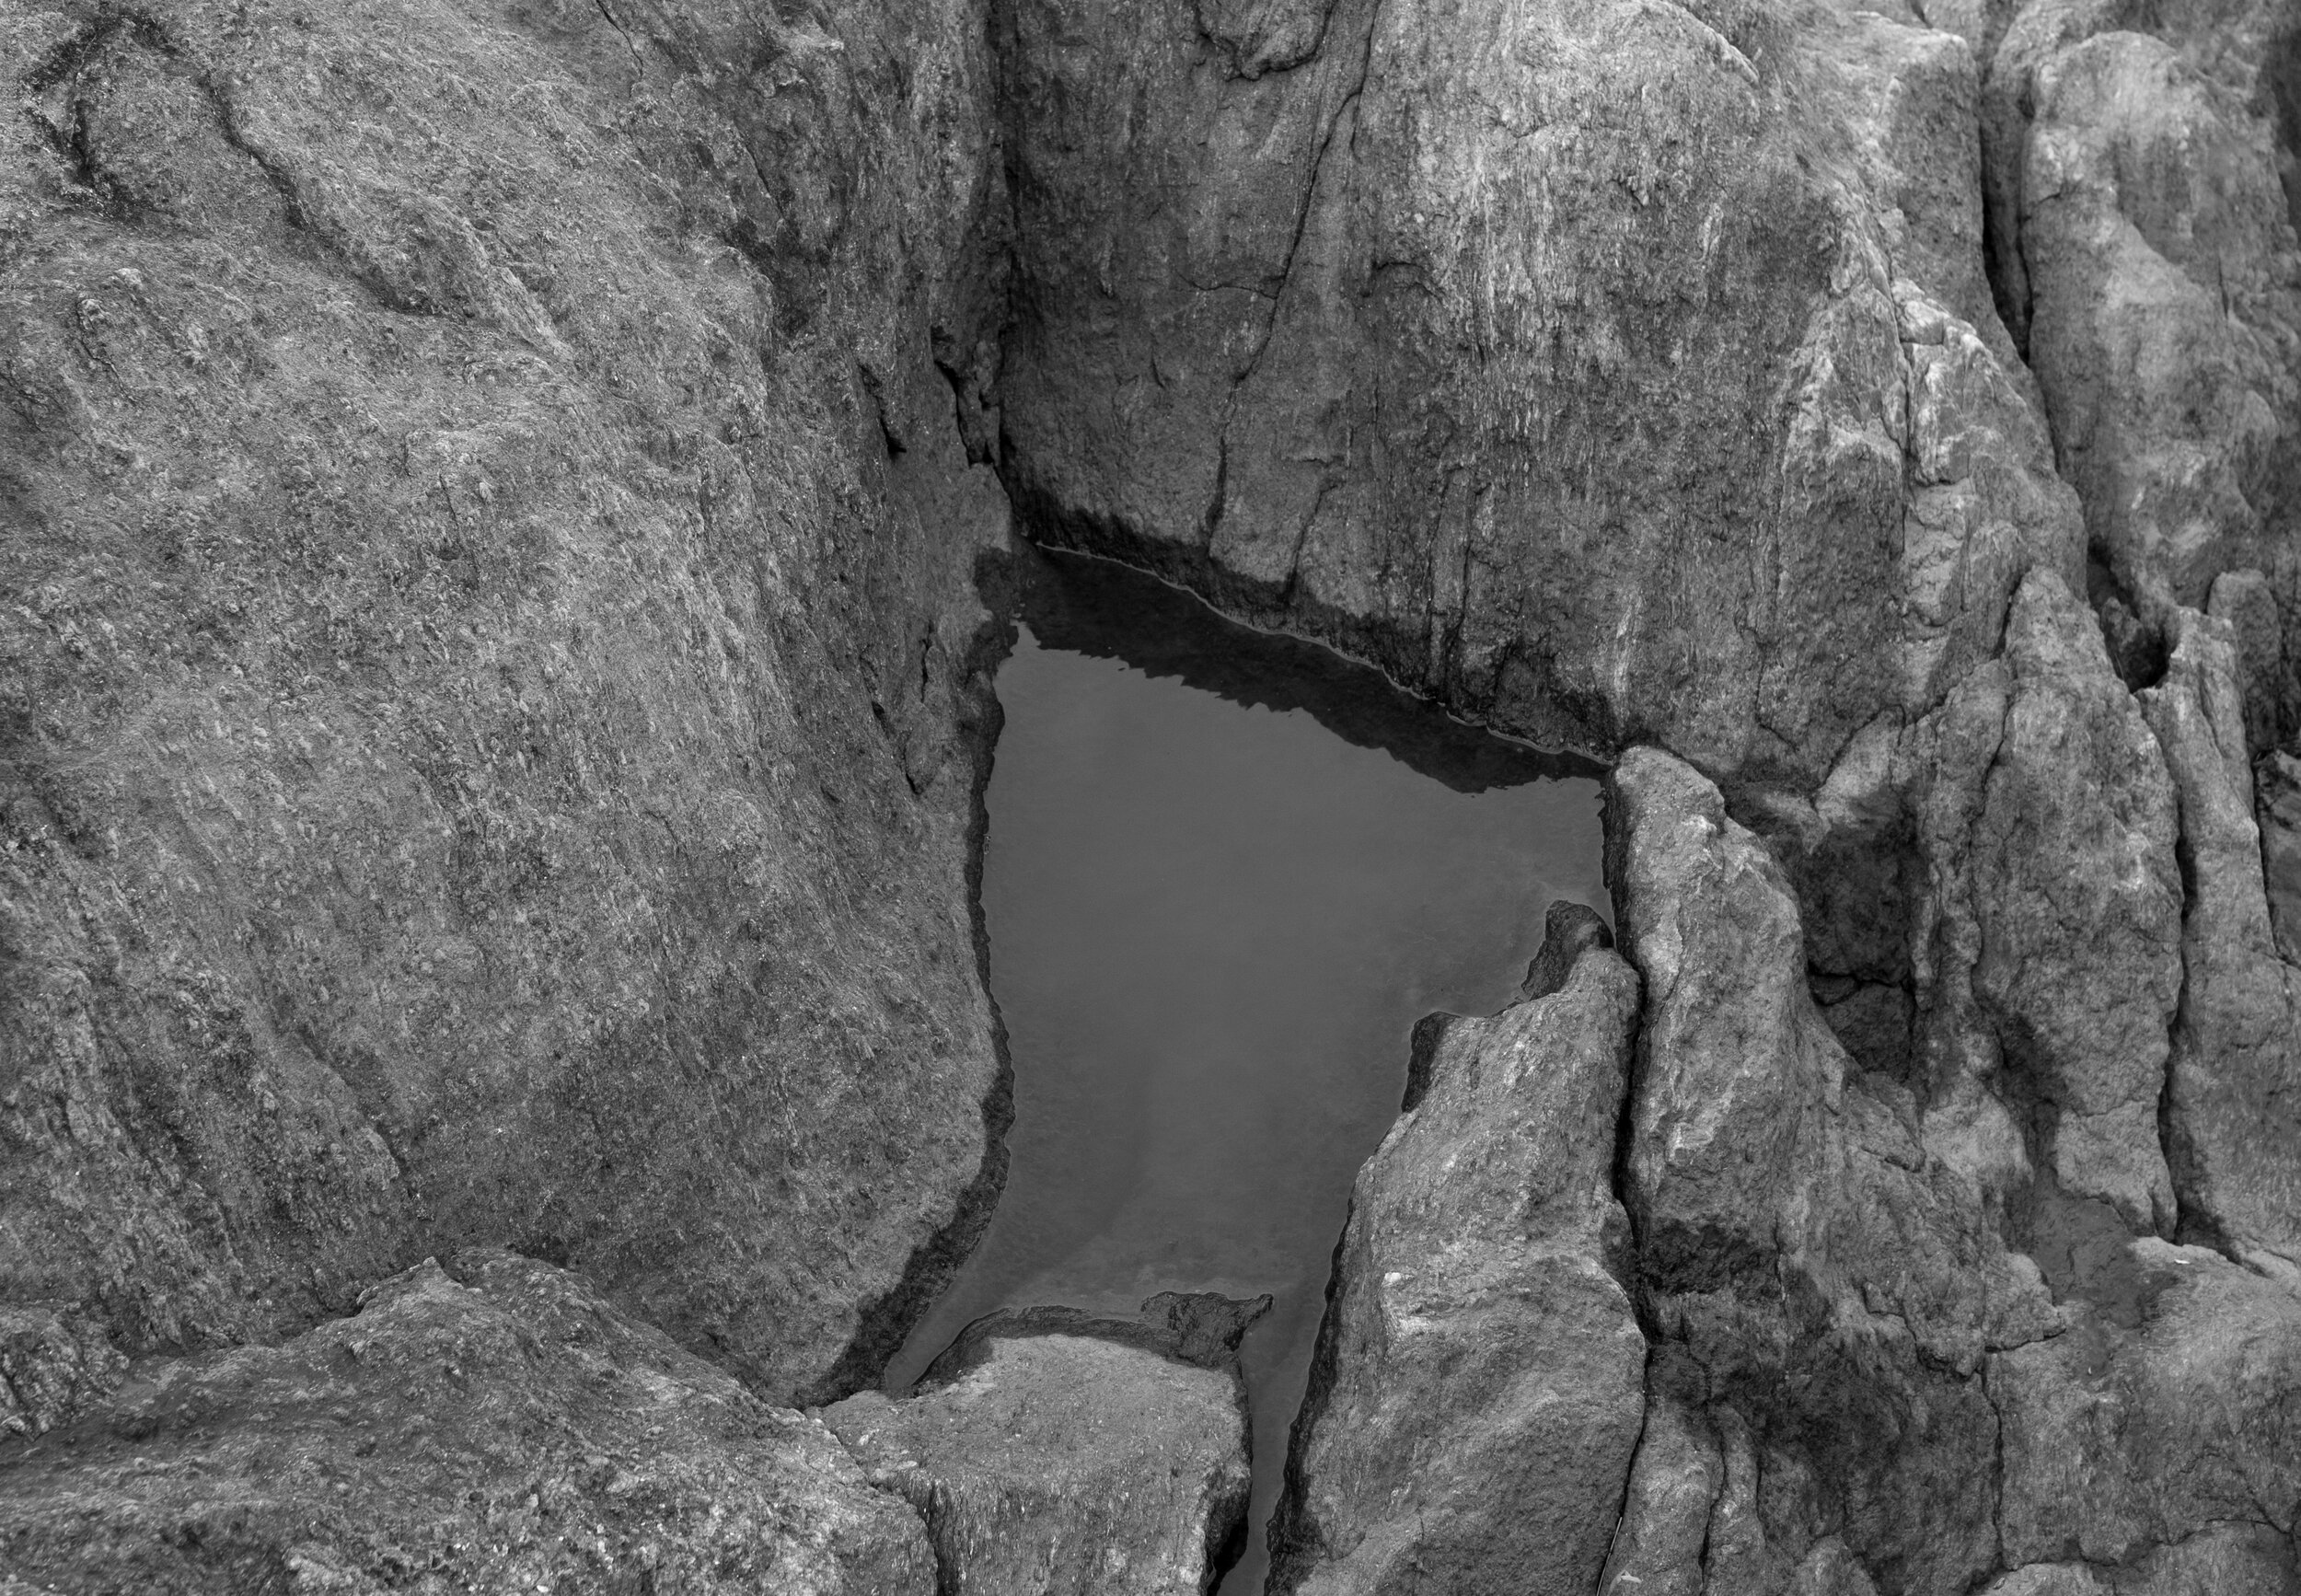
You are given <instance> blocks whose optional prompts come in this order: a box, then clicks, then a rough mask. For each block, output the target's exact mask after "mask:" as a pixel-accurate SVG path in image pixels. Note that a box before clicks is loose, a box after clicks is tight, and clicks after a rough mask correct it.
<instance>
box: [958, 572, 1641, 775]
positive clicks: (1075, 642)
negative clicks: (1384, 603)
mask: <svg viewBox="0 0 2301 1596" xmlns="http://www.w3.org/2000/svg"><path fill="white" fill-rule="evenodd" d="M1000 565H1001V566H1002V567H1003V571H1002V572H1001V573H1000V582H1001V583H1002V584H1007V585H1006V591H1005V592H1004V594H1001V595H994V596H993V602H994V604H996V605H998V607H1000V608H1001V609H1002V610H1004V611H1005V612H1006V613H1008V614H1009V615H1011V616H1012V617H1014V618H1015V619H1020V620H1022V621H1023V622H1025V623H1026V624H1028V625H1029V627H1030V629H1031V630H1032V633H1033V634H1034V635H1035V637H1037V639H1038V641H1039V642H1040V644H1041V645H1042V646H1043V647H1046V648H1050V649H1060V650H1067V651H1070V652H1072V653H1082V654H1088V655H1091V656H1093V657H1096V658H1102V659H1117V660H1122V661H1124V662H1125V663H1126V664H1127V665H1132V666H1134V667H1135V668H1136V669H1137V670H1139V671H1141V672H1142V673H1143V674H1145V675H1146V676H1151V677H1176V678H1179V679H1180V680H1181V681H1182V682H1184V683H1185V685H1186V686H1189V687H1194V688H1200V689H1201V690H1203V691H1206V692H1210V693H1213V694H1215V695H1216V696H1217V697H1219V698H1222V699H1226V700H1230V701H1231V702H1232V703H1236V704H1245V705H1249V706H1252V707H1256V708H1261V709H1267V710H1274V711H1286V710H1301V711H1304V712H1305V713H1307V714H1309V715H1310V716H1311V718H1312V719H1313V720H1315V721H1316V722H1318V723H1319V724H1320V725H1322V726H1324V727H1325V728H1326V729H1327V730H1328V731H1330V732H1332V733H1334V734H1335V735H1336V736H1338V737H1340V738H1342V739H1343V741H1345V742H1347V743H1350V744H1353V745H1355V746H1359V747H1361V748H1376V749H1380V750H1381V751H1382V752H1383V753H1386V754H1388V755H1390V756H1391V758H1394V759H1396V760H1398V761H1399V762H1400V763H1401V764H1403V765H1405V766H1406V767H1407V768H1408V769H1412V770H1415V771H1416V772H1417V773H1419V774H1421V775H1424V776H1428V777H1429V778H1430V779H1431V780H1432V781H1439V782H1441V783H1443V784H1444V785H1446V786H1448V787H1450V788H1451V789H1453V790H1454V791H1455V792H1486V791H1487V790H1489V789H1491V788H1497V787H1515V786H1520V785H1522V784H1524V783H1526V782H1529V781H1543V780H1548V779H1555V778H1559V777H1589V778H1598V777H1601V776H1603V775H1604V774H1605V769H1606V768H1605V767H1604V766H1603V765H1602V764H1601V763H1599V762H1598V761H1597V760H1595V759H1590V758H1586V757H1584V756H1581V755H1578V754H1571V753H1561V752H1554V751H1551V750H1548V749H1544V748H1537V747H1535V746H1532V744H1528V743H1521V742H1516V741H1514V740H1511V739H1509V738H1507V737H1503V736H1501V735H1498V734H1496V733H1494V732H1491V731H1488V730H1486V728H1484V727H1482V726H1474V725H1472V724H1470V723H1468V722H1466V721H1461V720H1457V719H1455V718H1454V717H1453V716H1451V715H1450V714H1448V713H1447V712H1446V711H1443V710H1442V709H1440V707H1439V706H1437V705H1435V704H1433V703H1431V702H1430V701H1429V700H1427V699H1422V698H1417V697H1416V695H1414V694H1413V693H1410V692H1407V691H1406V690H1405V688H1400V687H1398V686H1397V685H1396V684H1395V683H1393V682H1392V681H1391V680H1390V679H1389V678H1388V677H1384V676H1383V675H1382V673H1381V672H1379V671H1377V670H1375V669H1373V668H1372V667H1371V666H1369V665H1360V664H1359V663H1357V662H1356V661H1353V660H1349V659H1347V658H1345V657H1344V656H1343V655H1341V654H1339V653H1336V652H1335V651H1334V650H1332V649H1330V648H1328V647H1326V646H1325V645H1324V644H1323V643H1317V642H1310V641H1309V640H1308V639H1305V638H1300V637H1295V636H1292V635H1291V634H1289V633H1286V632H1278V631H1266V630H1259V629H1256V628H1254V627H1249V626H1246V625H1243V623H1241V622H1239V621H1236V620H1232V619H1230V618H1229V617H1227V616H1225V615H1223V614H1221V613H1220V612H1219V611H1218V610H1216V609H1214V608H1212V607H1209V606H1208V604H1206V603H1205V602H1204V601H1203V600H1201V599H1200V598H1198V597H1197V596H1195V595H1193V594H1191V593H1188V592H1186V591H1185V590H1184V589H1182V588H1180V587H1177V586H1175V585H1174V584H1172V583H1170V582H1167V581H1166V580H1164V579H1163V578H1162V577H1158V576H1154V575H1151V573H1149V572H1143V571H1139V570H1136V569H1135V568H1134V567H1132V566H1128V565H1122V564H1120V563H1119V562H1118V561H1114V560H1107V559H1104V558H1102V557H1100V556H1097V555H1091V554H1078V553H1072V552H1069V551H1067V550H1052V549H1029V548H1026V549H1023V551H1022V552H1020V553H1018V554H1015V555H1013V556H1012V557H1009V558H1007V559H1004V560H1002V561H1000ZM988 585H989V584H987V586H988ZM1001 598H1003V599H1004V600H1005V602H1003V603H1000V599H1001Z"/></svg>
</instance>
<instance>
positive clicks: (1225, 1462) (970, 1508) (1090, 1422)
mask: <svg viewBox="0 0 2301 1596" xmlns="http://www.w3.org/2000/svg"><path fill="white" fill-rule="evenodd" d="M1267 1302H1268V1300H1267V1299H1265V1300H1264V1303H1263V1305H1264V1306H1267ZM1082 1317H1083V1316H1082ZM1009 1328H1010V1330H1011V1331H1012V1333H1011V1334H1004V1335H1000V1334H993V1335H989V1336H984V1337H982V1338H981V1339H980V1340H979V1341H977V1342H976V1343H975V1344H973V1345H972V1346H971V1347H970V1348H969V1349H968V1356H967V1357H966V1358H965V1359H960V1360H954V1361H955V1363H956V1366H955V1367H950V1368H948V1369H945V1370H939V1371H937V1373H936V1374H935V1375H931V1381H933V1382H932V1383H930V1384H928V1385H925V1386H923V1387H922V1388H921V1389H920V1390H919V1392H917V1393H916V1394H913V1395H910V1396H908V1397H905V1398H903V1399H900V1400H896V1401H890V1400H889V1399H888V1398H887V1397H885V1396H883V1395H881V1394H879V1393H877V1392H865V1393H863V1394H861V1395H859V1396H854V1397H850V1398H849V1399H848V1400H847V1401H845V1402H842V1403H839V1404H838V1405H836V1406H834V1407H831V1408H828V1409H826V1410H825V1412H824V1415H823V1418H824V1422H825V1423H826V1424H827V1425H829V1426H830V1427H831V1428H832V1429H833V1430H834V1431H836V1432H837V1433H838V1437H839V1439H840V1440H844V1441H846V1442H847V1443H848V1445H849V1447H850V1449H852V1451H854V1453H855V1455H856V1457H857V1458H859V1459H860V1460H861V1461H862V1462H863V1463H864V1464H865V1465H866V1466H867V1467H868V1468H869V1470H870V1474H871V1478H872V1479H873V1481H874V1482H876V1483H878V1484H880V1485H881V1486H885V1488H887V1489H889V1490H893V1491H895V1492H897V1493H899V1494H900V1495H901V1497H902V1498H904V1499H905V1500H907V1501H908V1502H909V1503H911V1504H912V1505H913V1506H914V1507H915V1508H917V1509H919V1513H920V1515H921V1516H922V1517H923V1519H924V1520H925V1521H926V1525H927V1532H928V1535H929V1537H930V1539H931V1541H932V1543H933V1545H934V1548H935V1556H936V1559H937V1562H938V1565H939V1567H941V1568H942V1571H943V1573H942V1579H943V1583H942V1586H940V1587H939V1590H946V1591H957V1592H961V1593H962V1596H965V1593H969V1592H974V1593H981V1596H989V1593H992V1592H1007V1591H1015V1592H1024V1591H1027V1592H1031V1593H1032V1596H1042V1593H1043V1596H1104V1593H1109V1596H1193V1593H1195V1592H1197V1591H1199V1590H1205V1589H1206V1588H1207V1582H1208V1579H1209V1577H1210V1576H1211V1574H1212V1572H1213V1570H1214V1568H1215V1566H1216V1562H1217V1559H1218V1557H1219V1556H1220V1555H1221V1554H1222V1553H1223V1552H1224V1551H1225V1550H1226V1549H1227V1548H1230V1547H1231V1546H1232V1545H1233V1544H1234V1543H1235V1541H1236V1538H1237V1536H1238V1535H1239V1534H1240V1533H1241V1532H1243V1528H1244V1520H1245V1514H1246V1496H1247V1486H1248V1473H1247V1453H1246V1442H1247V1432H1246V1409H1245V1405H1244V1402H1243V1399H1242V1394H1241V1393H1240V1390H1239V1387H1238V1377H1237V1372H1236V1369H1235V1366H1234V1364H1233V1365H1231V1366H1230V1367H1208V1365H1207V1364H1206V1363H1204V1362H1195V1361H1192V1360H1191V1359H1188V1358H1185V1357H1184V1356H1181V1355H1180V1354H1181V1353H1182V1352H1183V1351H1184V1350H1185V1349H1186V1348H1185V1347H1184V1346H1183V1345H1182V1344H1179V1343H1178V1344H1176V1345H1175V1346H1174V1347H1173V1349H1171V1350H1167V1351H1161V1350H1154V1349H1153V1347H1152V1346H1151V1345H1150V1344H1148V1340H1147V1338H1146V1339H1145V1344H1136V1345H1129V1344H1128V1343H1127V1342H1125V1341H1121V1340H1116V1339H1113V1338H1111V1337H1109V1336H1104V1335H1098V1334H1096V1333H1095V1330H1096V1326H1095V1325H1094V1324H1093V1323H1091V1322H1089V1323H1084V1324H1081V1325H1079V1326H1078V1329H1077V1331H1076V1332H1070V1331H1065V1330H1062V1329H1058V1328H1045V1329H1042V1328H1037V1327H1035V1326H1030V1325H1027V1324H1013V1325H1011V1326H1009ZM1228 1339H1229V1346H1228V1347H1227V1348H1225V1347H1222V1346H1221V1341H1222V1337H1221V1336H1219V1335H1218V1336H1214V1337H1211V1338H1210V1341H1209V1345H1208V1346H1207V1347H1199V1348H1196V1349H1197V1350H1200V1351H1202V1352H1208V1351H1210V1352H1212V1353H1213V1354H1214V1356H1215V1358H1216V1359H1221V1358H1223V1357H1225V1356H1229V1357H1231V1358H1234V1357H1235V1352H1236V1347H1237V1331H1236V1329H1235V1328H1233V1329H1232V1330H1231V1334H1230V1336H1229V1338H1228Z"/></svg>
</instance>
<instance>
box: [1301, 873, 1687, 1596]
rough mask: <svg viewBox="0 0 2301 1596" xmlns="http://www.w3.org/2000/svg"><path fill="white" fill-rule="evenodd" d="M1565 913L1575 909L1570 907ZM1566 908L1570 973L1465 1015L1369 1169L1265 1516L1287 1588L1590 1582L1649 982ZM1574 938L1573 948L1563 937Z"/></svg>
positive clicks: (1626, 1323) (1629, 1399)
mask: <svg viewBox="0 0 2301 1596" xmlns="http://www.w3.org/2000/svg"><path fill="white" fill-rule="evenodd" d="M1561 907H1567V906H1561ZM1584 916H1589V920H1595V919H1596V917H1595V916H1594V915H1590V911H1588V910H1587V909H1585V910H1583V911H1582V912H1581V914H1580V915H1577V914H1574V913H1571V912H1566V913H1560V912H1559V911H1558V910H1557V909H1554V910H1553V912H1552V915H1551V926H1552V929H1553V941H1554V942H1555V943H1558V944H1559V945H1558V947H1557V948H1556V949H1555V951H1554V949H1553V948H1552V946H1551V945H1549V944H1547V943H1546V944H1545V947H1544V956H1543V958H1542V959H1541V960H1538V961H1537V967H1538V968H1539V967H1542V966H1544V965H1547V966H1550V967H1552V968H1553V969H1554V970H1557V971H1559V972H1560V973H1562V974H1563V976H1564V979H1563V983H1562V984H1561V985H1559V986H1558V987H1557V988H1556V989H1555V990H1553V991H1551V992H1549V993H1547V994H1545V995H1543V996H1538V997H1530V998H1528V999H1526V1000H1522V1001H1521V1002H1518V1003H1515V1004H1513V1005H1512V1006H1511V1007H1509V1008H1508V1009H1505V1010H1503V1011H1502V1012H1500V1013H1498V1014H1496V1015H1494V1016H1492V1017H1490V1018H1485V1019H1466V1018H1457V1019H1454V1020H1452V1021H1451V1023H1450V1024H1448V1025H1447V1026H1446V1028H1445V1031H1444V1034H1443V1035H1442V1036H1441V1037H1440V1039H1439V1041H1438V1043H1437V1047H1436V1049H1435V1053H1434V1056H1433V1058H1432V1059H1431V1061H1430V1068H1429V1071H1428V1086H1427V1088H1426V1089H1425V1091H1424V1092H1423V1093H1422V1095H1421V1096H1420V1098H1419V1099H1418V1101H1417V1102H1416V1104H1415V1105H1414V1106H1413V1108H1412V1109H1410V1110H1409V1111H1408V1112H1407V1113H1405V1114H1404V1115H1402V1116H1400V1118H1399V1120H1398V1123H1397V1125H1396V1126H1395V1127H1394V1128H1393V1129H1392V1131H1391V1133H1390V1135H1389V1136H1388V1137H1387V1138H1385V1139H1384V1140H1383V1142H1382V1147H1381V1149H1380V1150H1379V1151H1376V1152H1375V1154H1374V1156H1373V1157H1372V1158H1370V1159H1369V1160H1368V1161H1367V1162H1366V1165H1365V1166H1364V1167H1363V1168H1362V1169H1361V1170H1360V1171H1359V1178H1358V1183H1357V1185H1356V1187H1355V1188H1354V1190H1353V1192H1352V1195H1351V1209H1350V1221H1349V1226H1348V1228H1347V1231H1346V1232H1345V1233H1344V1236H1343V1241H1342V1246H1341V1249H1340V1251H1339V1253H1338V1254H1337V1255H1336V1276H1335V1279H1334V1283H1333V1285H1332V1286H1331V1287H1330V1288H1329V1293H1328V1301H1327V1310H1326V1319H1325V1322H1324V1324H1323V1325H1322V1326H1321V1329H1320V1342H1319V1350H1318V1354H1317V1357H1316V1359H1315V1361H1314V1363H1313V1366H1312V1373H1311V1383H1310V1392H1309V1394H1308V1395H1307V1396H1306V1398H1305V1400H1304V1405H1303V1409H1302V1413H1301V1417H1300V1418H1298V1420H1297V1421H1296V1426H1295V1432H1294V1437H1293V1442H1292V1450H1291V1451H1290V1452H1289V1461H1288V1478H1287V1494H1286V1497H1285V1498H1284V1499H1283V1501H1282V1502H1281V1504H1280V1506H1279V1509H1278V1517H1277V1521H1276V1522H1275V1524H1274V1526H1273V1530H1272V1552H1273V1557H1272V1588H1273V1589H1274V1590H1282V1591H1301V1592H1304V1593H1305V1596H1308V1593H1310V1592H1322V1593H1324V1592H1333V1593H1336V1596H1340V1593H1342V1592H1351V1591H1366V1592H1372V1591H1389V1590H1424V1589H1428V1590H1454V1591H1461V1592H1464V1593H1469V1592H1477V1591H1497V1592H1498V1591H1517V1590H1588V1589H1590V1587H1591V1586H1592V1585H1593V1584H1594V1582H1595V1581H1596V1579H1597V1577H1598V1574H1599V1572H1600V1569H1601V1566H1602V1565H1603V1563H1604V1561H1605V1556H1606V1549H1607V1544H1608V1537H1609V1533H1610V1531H1611V1527H1612V1522H1613V1515H1614V1513H1615V1511H1616V1510H1617V1509H1618V1507H1619V1504H1620V1502H1621V1499H1622V1493H1623V1489H1624V1484H1625V1478H1626V1475H1627V1473H1628V1469H1629V1464H1630V1455H1631V1451H1632V1450H1633V1448H1634V1447H1635V1446H1636V1441H1637V1436H1638V1429H1639V1426H1640V1423H1641V1421H1642V1419H1643V1417H1644V1408H1645V1403H1644V1397H1643V1390H1644V1382H1645V1370H1646V1341H1645V1337H1644V1336H1643V1335H1641V1334H1640V1332H1639V1329H1638V1325H1637V1321H1636V1316H1635V1314H1634V1313H1633V1311H1632V1308H1631V1302H1630V1298H1629V1296H1628V1294H1627V1292H1626V1291H1625V1290H1624V1287H1623V1285H1622V1283H1621V1282H1620V1281H1619V1280H1618V1279H1616V1278H1615V1277H1614V1274H1613V1272H1611V1270H1612V1268H1613V1267H1614V1266H1617V1259H1616V1257H1615V1256H1614V1255H1615V1254H1616V1253H1617V1251H1618V1250H1619V1248H1620V1247H1621V1245H1622V1244H1623V1243H1624V1242H1625V1241H1626V1239H1627V1238H1626V1234H1625V1232H1626V1228H1627V1226H1626V1220H1625V1218H1624V1216H1623V1214H1622V1210H1621V1209H1620V1206H1619V1205H1618V1204H1617V1203H1616V1202H1615V1200H1614V1197H1613V1185H1612V1164H1613V1149H1614V1124H1615V1119H1616V1116H1617V1115H1618V1114H1619V1112H1620V1108H1621V1103H1622V1098H1623V1093H1624V1091H1625V1087H1626V1085H1627V1081H1628V1072H1629V1060H1630V1040H1631V1031H1632V1027H1633V1024H1634V1022H1635V1020H1636V1014H1637V1003H1638V981H1637V977H1636V975H1635V974H1634V973H1633V972H1632V971H1631V969H1630V968H1629V966H1627V965H1625V963H1624V962H1623V961H1622V960H1621V958H1620V957H1619V956H1617V955H1616V954H1613V952H1611V951H1610V950H1609V948H1608V946H1607V945H1606V942H1605V940H1604V939H1603V938H1602V925H1601V928H1600V931H1601V935H1600V936H1598V937H1592V936H1590V934H1589V920H1585V919H1584V918H1583V917H1584ZM1577 943H1578V944H1579V947H1580V951H1579V954H1578V956H1576V955H1575V954H1573V953H1571V952H1569V951H1568V949H1569V948H1570V947H1572V946H1573V945H1574V944H1577Z"/></svg>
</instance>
